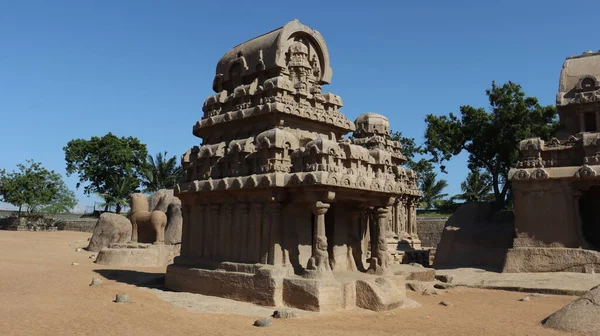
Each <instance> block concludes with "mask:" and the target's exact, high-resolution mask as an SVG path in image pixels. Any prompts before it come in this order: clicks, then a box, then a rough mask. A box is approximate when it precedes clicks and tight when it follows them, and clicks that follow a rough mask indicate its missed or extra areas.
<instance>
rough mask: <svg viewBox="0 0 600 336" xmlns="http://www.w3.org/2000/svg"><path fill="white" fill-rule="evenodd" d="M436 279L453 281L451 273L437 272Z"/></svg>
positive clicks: (446, 281)
mask: <svg viewBox="0 0 600 336" xmlns="http://www.w3.org/2000/svg"><path fill="white" fill-rule="evenodd" d="M435 279H436V280H439V281H441V282H445V283H452V279H454V278H453V277H452V275H450V274H436V275H435Z"/></svg>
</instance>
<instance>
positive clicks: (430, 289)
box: [422, 288, 438, 296]
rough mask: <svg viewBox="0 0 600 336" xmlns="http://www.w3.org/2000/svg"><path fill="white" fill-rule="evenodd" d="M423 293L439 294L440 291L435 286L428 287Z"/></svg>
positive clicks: (427, 294) (426, 294)
mask: <svg viewBox="0 0 600 336" xmlns="http://www.w3.org/2000/svg"><path fill="white" fill-rule="evenodd" d="M422 295H425V296H429V295H438V292H437V290H435V289H434V288H427V289H425V290H424V291H423V293H422Z"/></svg>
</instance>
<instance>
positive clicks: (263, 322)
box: [254, 318, 273, 327]
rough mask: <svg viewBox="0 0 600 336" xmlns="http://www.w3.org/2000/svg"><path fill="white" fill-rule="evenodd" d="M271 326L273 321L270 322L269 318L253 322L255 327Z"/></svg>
mask: <svg viewBox="0 0 600 336" xmlns="http://www.w3.org/2000/svg"><path fill="white" fill-rule="evenodd" d="M272 324H273V321H271V319H270V318H263V319H260V320H256V321H254V326H255V327H269V326H271V325H272Z"/></svg>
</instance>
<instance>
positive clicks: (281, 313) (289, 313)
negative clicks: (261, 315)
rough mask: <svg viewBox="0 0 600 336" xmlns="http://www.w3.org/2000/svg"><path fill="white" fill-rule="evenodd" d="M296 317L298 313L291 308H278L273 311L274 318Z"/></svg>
mask: <svg viewBox="0 0 600 336" xmlns="http://www.w3.org/2000/svg"><path fill="white" fill-rule="evenodd" d="M294 317H296V313H295V312H294V311H293V310H291V309H277V310H276V311H274V312H273V318H281V319H287V318H294Z"/></svg>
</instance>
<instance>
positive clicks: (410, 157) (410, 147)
mask: <svg viewBox="0 0 600 336" xmlns="http://www.w3.org/2000/svg"><path fill="white" fill-rule="evenodd" d="M390 138H391V139H392V140H394V141H400V143H401V144H402V154H404V155H405V156H406V162H405V163H404V165H405V166H406V167H407V168H409V169H412V170H414V171H415V172H416V173H417V176H418V181H419V188H421V186H422V184H423V181H424V178H425V175H427V174H428V173H431V172H433V164H432V163H431V162H430V161H429V160H426V159H425V158H420V159H419V160H416V158H415V156H416V155H420V154H425V153H426V151H425V150H424V149H423V147H422V146H418V145H417V142H416V141H415V139H414V138H407V137H404V136H403V135H402V132H399V131H395V132H392V133H391V135H390Z"/></svg>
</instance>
